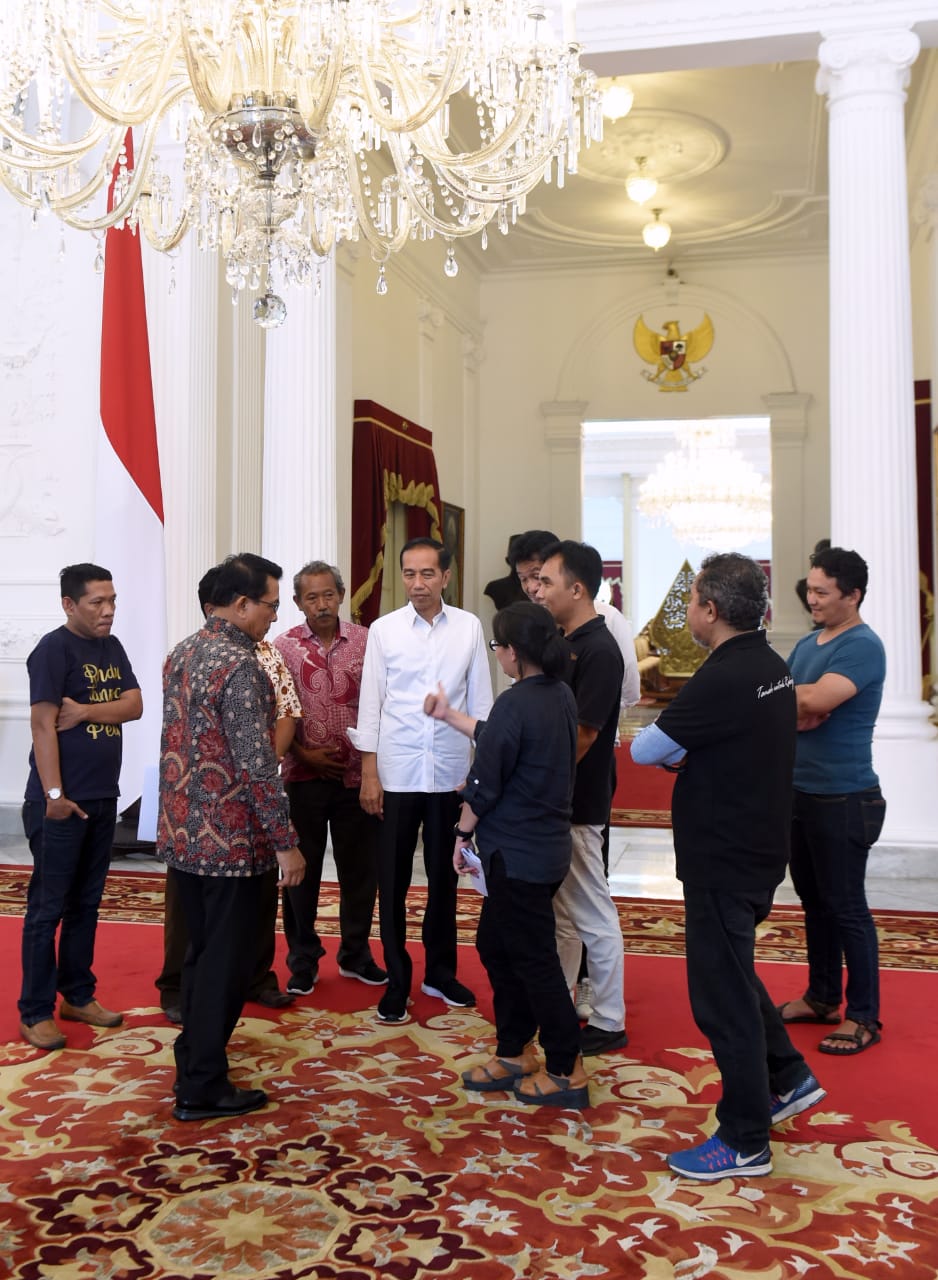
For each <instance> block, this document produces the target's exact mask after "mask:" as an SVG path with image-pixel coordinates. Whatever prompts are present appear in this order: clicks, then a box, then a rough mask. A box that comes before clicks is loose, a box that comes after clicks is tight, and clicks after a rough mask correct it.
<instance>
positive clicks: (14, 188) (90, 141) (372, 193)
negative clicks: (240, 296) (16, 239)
mask: <svg viewBox="0 0 938 1280" xmlns="http://www.w3.org/2000/svg"><path fill="white" fill-rule="evenodd" d="M573 4H574V0H563V9H562V14H561V25H562V34H561V35H560V36H558V35H557V34H556V33H555V30H554V26H553V24H552V21H551V17H552V15H551V12H550V10H551V6H550V5H548V4H543V3H534V2H532V0H407V4H406V5H405V0H23V3H21V4H18V5H15V6H14V4H13V3H5V4H4V6H3V12H2V15H0V182H2V184H3V186H5V187H6V188H7V190H8V191H10V192H11V193H12V194H13V195H14V196H15V197H16V198H17V199H18V200H20V201H21V202H22V203H24V204H26V205H28V206H29V207H31V208H32V209H33V210H34V211H35V214H36V216H38V215H41V214H42V213H46V212H49V213H55V214H57V215H58V216H59V217H60V218H61V219H62V220H63V221H64V222H66V223H68V224H69V225H70V226H72V227H77V228H79V229H83V230H89V231H92V232H98V233H100V232H102V231H103V230H104V229H105V228H107V227H109V226H112V225H127V224H129V225H130V226H132V227H138V226H139V227H140V228H141V229H142V231H143V232H144V234H145V235H146V237H147V239H148V240H149V242H150V243H151V244H152V245H153V246H154V247H155V248H157V249H159V250H163V251H171V250H172V249H174V248H175V247H176V246H177V245H178V244H179V243H180V241H181V240H182V238H183V236H185V234H186V233H187V231H190V230H194V231H195V233H196V236H197V241H198V245H199V247H200V248H202V249H205V250H210V251H211V250H218V251H220V252H221V253H222V255H223V257H224V260H225V272H226V277H227V280H228V283H229V285H230V286H231V287H232V290H233V291H234V295H233V296H234V297H235V298H236V297H237V291H239V290H241V289H244V288H245V287H247V288H249V289H254V290H256V289H259V288H260V287H261V285H262V284H264V285H265V287H266V288H267V290H268V295H267V296H266V297H265V298H262V299H260V300H259V303H258V305H259V306H261V310H262V311H263V312H264V313H265V315H267V316H268V322H269V315H270V314H271V313H273V314H279V312H280V310H281V309H282V308H283V304H282V301H281V300H280V299H277V298H275V297H273V296H272V295H270V294H269V289H270V283H271V279H272V278H273V279H274V280H275V281H277V282H278V283H284V284H297V283H301V284H305V283H309V282H310V281H311V280H312V279H314V278H315V275H316V267H317V264H318V262H319V261H321V260H322V259H323V258H325V257H326V256H327V255H328V254H329V253H330V252H331V250H332V248H333V246H334V245H335V244H336V243H338V242H340V241H343V240H358V239H359V238H364V240H365V241H366V242H367V243H368V245H369V246H370V247H371V252H372V256H373V258H374V260H375V262H376V263H377V264H378V267H379V271H378V285H377V287H378V292H379V293H384V292H386V290H387V283H386V280H385V274H384V273H385V262H386V261H387V259H388V258H389V256H390V254H391V253H393V252H395V251H397V250H399V249H401V248H402V247H403V246H404V245H405V244H406V243H407V242H408V241H409V240H414V239H421V240H426V239H431V238H432V237H434V236H440V237H442V238H443V241H444V244H445V245H446V257H445V262H444V269H445V271H446V273H447V274H448V275H454V274H455V273H456V271H457V270H458V266H457V263H456V259H455V249H454V246H453V242H454V241H455V240H457V239H459V238H461V237H463V236H468V235H473V234H474V233H476V232H481V233H482V236H483V247H484V237H485V229H486V227H487V226H488V224H489V223H490V222H491V221H493V219H494V223H495V225H496V226H497V227H498V229H499V231H501V232H503V233H507V231H508V229H509V227H510V226H511V225H512V224H513V223H514V222H515V221H516V220H517V218H518V216H519V215H520V214H522V213H523V212H524V208H525V198H526V196H527V194H528V192H529V191H531V190H532V188H533V187H535V186H536V185H537V184H538V183H539V182H540V181H542V180H544V181H551V180H554V181H556V183H557V185H558V186H563V182H564V177H565V174H567V173H576V170H577V159H578V153H579V149H580V145H581V141H585V143H586V145H589V143H590V141H591V140H599V139H601V137H602V109H601V100H600V95H599V92H598V89H597V86H596V80H595V77H594V76H593V74H592V72H589V71H585V70H583V69H581V67H580V64H579V53H580V50H579V46H578V45H577V44H576V43H575V42H574V39H573V30H572V11H573ZM130 128H132V129H133V130H134V133H135V143H136V146H135V150H136V155H137V160H136V163H135V164H133V165H131V163H130V162H129V161H128V157H127V152H126V150H125V149H124V148H125V138H126V134H127V130H128V129H130ZM161 149H162V151H163V156H161ZM181 153H182V154H184V158H183V159H182V163H181V165H180V164H178V163H176V164H175V166H174V163H173V159H174V154H176V155H178V154H181ZM115 165H116V166H117V168H118V174H117V181H116V184H115V192H114V199H113V210H112V211H109V210H108V207H107V201H106V194H107V188H108V184H109V183H110V180H111V175H112V171H113V169H114V167H115ZM281 318H282V317H281ZM274 322H276V321H274Z"/></svg>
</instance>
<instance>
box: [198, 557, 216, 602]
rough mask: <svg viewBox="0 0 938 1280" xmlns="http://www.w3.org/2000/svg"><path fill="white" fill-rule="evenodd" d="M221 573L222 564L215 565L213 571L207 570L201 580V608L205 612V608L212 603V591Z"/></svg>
mask: <svg viewBox="0 0 938 1280" xmlns="http://www.w3.org/2000/svg"><path fill="white" fill-rule="evenodd" d="M220 572H221V565H220V564H213V565H212V567H211V569H206V571H205V572H204V573H203V574H202V577H201V578H200V579H199V608H200V609H201V610H202V612H203V613H204V612H205V606H206V605H207V604H211V603H212V591H213V590H214V587H215V583H216V581H217V579H218V575H219V573H220Z"/></svg>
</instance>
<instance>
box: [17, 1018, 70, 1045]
mask: <svg viewBox="0 0 938 1280" xmlns="http://www.w3.org/2000/svg"><path fill="white" fill-rule="evenodd" d="M20 1035H21V1036H22V1037H23V1039H24V1040H26V1041H28V1042H29V1043H30V1044H31V1045H32V1046H33V1048H34V1049H64V1048H65V1037H64V1036H63V1035H62V1032H61V1031H60V1030H59V1029H58V1027H57V1026H56V1025H55V1020H54V1019H53V1018H43V1020H42V1022H34V1023H33V1024H32V1026H27V1025H26V1023H25V1022H21V1023H20Z"/></svg>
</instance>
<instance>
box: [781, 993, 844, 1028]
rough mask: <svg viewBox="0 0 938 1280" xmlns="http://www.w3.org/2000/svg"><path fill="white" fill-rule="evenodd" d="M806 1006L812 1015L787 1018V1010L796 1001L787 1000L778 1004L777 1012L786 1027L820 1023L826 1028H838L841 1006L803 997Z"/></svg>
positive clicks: (806, 1014)
mask: <svg viewBox="0 0 938 1280" xmlns="http://www.w3.org/2000/svg"><path fill="white" fill-rule="evenodd" d="M801 998H802V1000H804V1002H805V1004H806V1005H807V1006H808V1008H809V1009H810V1010H811V1012H810V1013H798V1014H795V1016H794V1017H793V1018H786V1017H785V1010H786V1009H787V1008H788V1006H789V1005H790V1004H794V1003H795V1002H794V1000H785V1001H784V1002H783V1003H782V1004H777V1005H776V1006H775V1010H776V1012H777V1013H778V1016H779V1017H780V1018H781V1020H782V1022H784V1023H785V1025H786V1027H788V1026H791V1025H792V1024H793V1023H795V1022H818V1023H820V1024H821V1026H824V1027H836V1026H838V1025H839V1023H840V1005H837V1004H822V1003H821V1002H820V1000H811V999H809V998H808V997H807V996H802V997H801Z"/></svg>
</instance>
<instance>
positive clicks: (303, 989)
mask: <svg viewBox="0 0 938 1280" xmlns="http://www.w3.org/2000/svg"><path fill="white" fill-rule="evenodd" d="M318 981H319V971H318V970H317V969H301V970H300V971H299V973H295V974H294V975H293V976H292V978H291V979H290V981H289V982H288V983H287V991H288V992H289V994H290V995H291V996H308V995H309V994H310V993H311V992H312V990H313V987H315V985H316V983H317V982H318Z"/></svg>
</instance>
